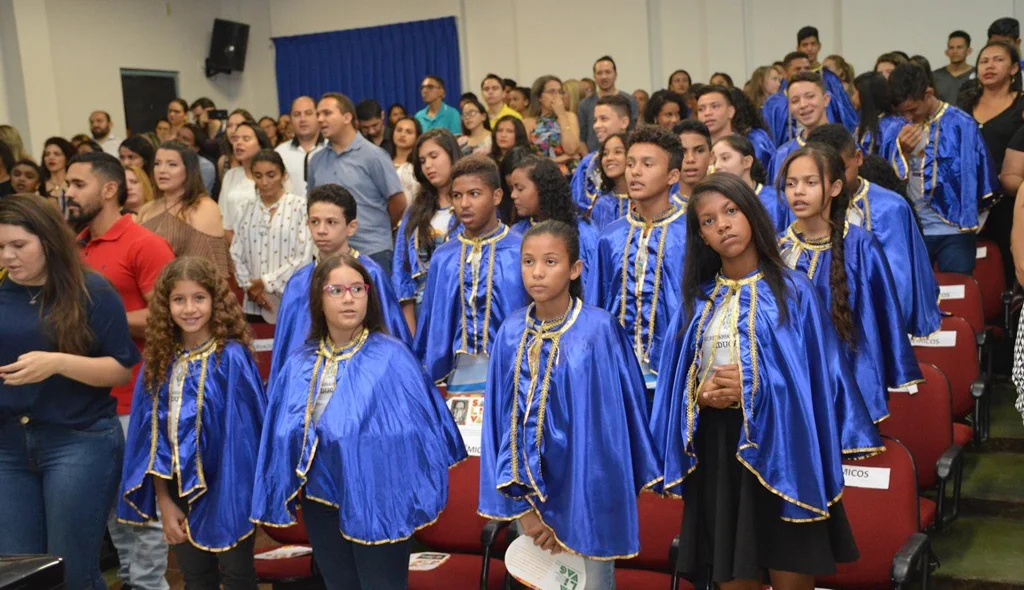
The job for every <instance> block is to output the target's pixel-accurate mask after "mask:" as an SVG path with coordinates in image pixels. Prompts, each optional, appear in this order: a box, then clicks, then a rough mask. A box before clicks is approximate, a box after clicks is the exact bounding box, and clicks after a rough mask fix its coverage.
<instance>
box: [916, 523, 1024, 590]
mask: <svg viewBox="0 0 1024 590" xmlns="http://www.w3.org/2000/svg"><path fill="white" fill-rule="evenodd" d="M932 548H933V550H934V551H935V554H936V555H937V556H938V558H939V562H940V563H941V564H942V565H941V567H940V568H939V569H938V571H936V572H935V578H936V587H938V588H979V589H981V588H985V589H988V588H1000V589H1001V588H1024V555H1022V549H1024V522H1022V521H1021V520H1013V519H1008V518H988V517H980V516H961V517H960V518H959V519H957V521H956V522H955V523H953V525H952V526H951V527H950V528H949V529H948V530H946V531H944V532H942V533H939V534H936V535H932Z"/></svg>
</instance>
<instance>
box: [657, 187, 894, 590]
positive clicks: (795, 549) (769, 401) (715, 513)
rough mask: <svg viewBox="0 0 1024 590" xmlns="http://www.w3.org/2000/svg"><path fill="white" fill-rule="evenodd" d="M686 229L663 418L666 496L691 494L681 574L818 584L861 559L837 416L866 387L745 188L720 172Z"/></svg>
mask: <svg viewBox="0 0 1024 590" xmlns="http://www.w3.org/2000/svg"><path fill="white" fill-rule="evenodd" d="M686 225H687V239H686V270H685V273H684V279H683V284H682V299H683V305H681V306H680V308H679V309H678V310H677V311H676V313H675V317H674V318H673V320H672V325H671V327H670V328H669V329H668V331H667V333H666V334H667V336H666V342H665V350H664V354H663V355H662V360H661V364H660V368H661V374H660V376H659V379H658V385H657V390H656V394H655V401H654V411H653V414H652V417H651V425H652V427H651V429H652V432H653V435H654V440H655V445H656V446H657V447H659V450H660V451H661V456H662V457H663V461H664V463H663V468H662V470H661V471H660V473H659V475H661V476H662V477H663V478H664V481H663V482H662V483H661V486H662V488H663V491H664V492H665V493H667V494H669V495H673V496H682V497H683V498H684V499H685V506H686V508H685V514H684V517H683V524H682V532H681V536H680V548H679V554H678V560H677V567H678V568H679V570H680V571H682V572H684V573H686V574H688V575H690V576H694V575H699V574H702V573H704V572H709V573H710V580H709V581H713V582H715V583H717V584H719V585H721V587H722V588H730V589H744V590H746V589H757V588H760V587H761V583H762V579H761V578H762V575H763V572H764V571H765V570H767V571H768V574H769V577H770V580H771V583H772V585H773V586H774V587H775V588H780V589H787V590H788V589H796V588H809V587H812V586H813V585H814V580H813V576H815V575H823V574H829V573H832V572H834V571H835V567H836V564H837V563H840V562H851V561H854V560H856V559H857V557H858V554H857V549H856V546H855V544H854V540H853V534H852V531H851V529H850V524H849V522H848V521H847V519H846V513H845V511H844V509H843V505H842V501H841V500H840V498H841V495H842V489H843V472H842V454H841V452H840V448H839V425H838V422H837V419H836V408H835V400H836V399H837V398H841V397H842V396H843V391H844V390H845V389H850V388H852V389H854V390H855V389H856V385H855V384H854V383H853V382H852V378H851V376H850V374H849V370H848V367H846V364H845V361H844V358H843V356H842V353H841V352H840V350H839V346H838V338H837V336H836V333H835V330H834V328H833V327H832V325H831V323H830V322H829V321H828V317H827V312H826V311H825V309H824V308H823V307H822V305H821V303H820V300H819V298H818V295H817V294H816V293H815V290H814V287H813V286H812V285H811V283H810V282H809V281H808V280H807V278H806V277H805V276H801V275H799V274H798V273H795V272H793V271H790V270H789V269H787V268H786V266H785V264H784V263H783V261H782V259H781V258H780V257H779V252H778V248H777V247H776V243H775V235H774V230H773V227H772V223H771V220H770V219H769V218H768V215H767V214H766V213H765V211H764V208H763V207H762V206H761V203H760V201H759V200H758V198H757V195H755V194H754V191H753V190H752V189H751V188H750V187H749V186H748V185H747V184H746V183H744V182H743V181H742V180H741V179H739V178H737V177H735V176H733V175H731V174H720V173H716V174H712V175H710V176H708V177H707V178H706V179H705V180H703V181H702V182H700V183H699V184H698V185H697V186H696V187H695V190H694V191H693V194H692V195H691V196H690V201H689V207H688V208H687V212H686ZM797 392H799V395H797ZM868 426H869V427H871V425H870V423H869V424H868ZM872 428H873V427H872ZM875 437H876V439H877V434H876V435H875ZM781 490H784V491H781Z"/></svg>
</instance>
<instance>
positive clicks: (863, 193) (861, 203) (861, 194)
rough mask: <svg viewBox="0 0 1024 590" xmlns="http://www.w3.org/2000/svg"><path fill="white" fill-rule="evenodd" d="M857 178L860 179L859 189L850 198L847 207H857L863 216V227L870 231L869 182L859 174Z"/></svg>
mask: <svg viewBox="0 0 1024 590" xmlns="http://www.w3.org/2000/svg"><path fill="white" fill-rule="evenodd" d="M857 179H858V180H860V190H859V191H857V194H856V195H854V196H853V199H851V200H850V207H849V209H859V210H860V213H861V215H862V216H863V217H864V221H863V224H864V226H863V227H864V229H866V230H868V231H871V202H870V201H868V188H869V187H870V185H871V183H870V182H868V181H866V180H864V179H863V178H861V177H859V176H858V177H857ZM849 209H847V210H849Z"/></svg>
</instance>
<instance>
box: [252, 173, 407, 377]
mask: <svg viewBox="0 0 1024 590" xmlns="http://www.w3.org/2000/svg"><path fill="white" fill-rule="evenodd" d="M306 217H307V222H306V223H307V226H308V227H309V233H310V234H312V237H313V243H314V244H315V245H316V247H317V255H316V260H313V261H311V262H310V263H309V264H307V265H306V266H303V267H302V268H300V269H299V270H297V271H295V274H293V275H292V276H291V278H290V279H288V284H287V285H285V288H284V293H283V294H282V295H281V306H280V308H279V309H278V311H277V326H276V327H275V329H274V351H273V353H272V355H271V362H270V379H269V381H268V383H273V382H274V378H275V377H276V376H277V373H278V371H280V370H281V368H282V367H283V366H284V362H285V361H286V360H287V359H288V356H289V355H290V354H291V353H292V352H294V351H295V350H297V349H299V348H301V347H302V345H303V344H304V343H305V342H306V336H307V335H308V334H309V323H310V316H309V283H310V279H311V277H312V276H313V269H314V268H316V264H317V262H318V261H320V260H324V259H326V258H329V257H331V256H334V255H335V254H351V255H352V256H353V257H354V258H356V259H357V260H358V261H359V262H360V263H361V264H362V265H363V266H364V267H366V271H367V272H369V273H370V278H371V279H372V280H373V285H372V286H371V287H370V295H371V296H372V297H376V298H377V300H378V301H379V302H380V307H381V311H382V312H383V314H384V323H385V324H386V325H387V328H388V332H390V334H391V335H392V336H394V337H395V338H398V339H399V340H401V341H402V342H405V343H406V344H407V345H408V344H411V343H412V335H411V334H410V333H409V326H408V324H406V322H405V316H404V315H402V307H401V306H400V305H399V304H398V297H396V296H395V292H394V290H393V289H392V288H391V280H390V278H389V277H388V274H387V273H386V272H385V271H384V269H382V268H381V267H380V265H379V264H377V263H376V262H374V261H373V259H372V258H370V257H369V256H366V255H365V254H362V253H360V252H358V251H356V249H355V248H353V247H352V246H351V245H350V244H349V241H348V240H349V238H351V237H352V236H353V235H354V234H355V233H356V230H357V229H358V228H359V221H358V220H357V219H356V200H355V198H354V197H353V196H352V193H350V192H349V191H348V190H347V189H345V188H343V187H342V186H341V185H338V184H322V185H320V186H318V187H316V188H314V189H313V190H311V191H309V195H308V197H307V204H306Z"/></svg>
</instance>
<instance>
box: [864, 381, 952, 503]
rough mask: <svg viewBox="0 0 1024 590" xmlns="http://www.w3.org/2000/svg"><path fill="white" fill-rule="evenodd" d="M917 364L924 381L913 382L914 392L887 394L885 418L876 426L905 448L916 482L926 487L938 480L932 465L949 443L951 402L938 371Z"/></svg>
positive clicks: (923, 488)
mask: <svg viewBox="0 0 1024 590" xmlns="http://www.w3.org/2000/svg"><path fill="white" fill-rule="evenodd" d="M919 366H920V368H921V374H922V375H924V383H919V384H917V392H916V393H904V392H892V393H890V394H889V418H888V419H886V420H885V421H883V422H882V423H881V424H880V425H879V429H880V430H881V432H882V434H883V435H885V436H889V437H892V438H894V439H896V440H898V441H900V442H901V443H903V445H904V446H906V447H907V449H908V450H909V451H910V454H911V455H912V456H913V457H914V463H915V464H916V465H917V467H918V472H917V483H918V485H919V486H921V487H920V489H921V490H927V489H929V488H931V487H932V486H934V485H936V484H937V483H938V481H939V478H938V474H937V473H936V471H935V464H936V462H938V460H939V457H941V456H942V453H944V452H945V451H946V449H948V448H949V447H950V446H951V445H952V444H953V402H952V400H951V399H950V393H949V381H948V380H947V379H946V376H945V375H943V374H942V371H940V370H939V369H938V367H936V366H935V365H932V364H928V363H920V364H919Z"/></svg>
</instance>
